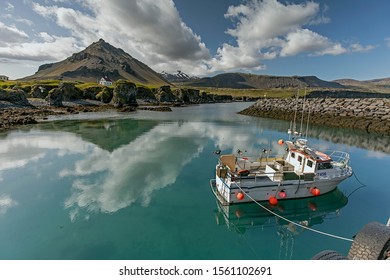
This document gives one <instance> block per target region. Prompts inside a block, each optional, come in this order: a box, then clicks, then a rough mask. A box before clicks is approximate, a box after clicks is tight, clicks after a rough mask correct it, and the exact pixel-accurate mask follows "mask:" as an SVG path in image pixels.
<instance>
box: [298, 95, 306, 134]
mask: <svg viewBox="0 0 390 280" xmlns="http://www.w3.org/2000/svg"><path fill="white" fill-rule="evenodd" d="M305 105H306V88H305V94H304V95H303V104H302V113H301V114H302V116H301V128H300V129H299V136H301V135H302V134H303V130H302V128H303V119H304V115H305Z"/></svg>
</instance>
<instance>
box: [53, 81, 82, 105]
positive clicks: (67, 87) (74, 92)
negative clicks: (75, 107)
mask: <svg viewBox="0 0 390 280" xmlns="http://www.w3.org/2000/svg"><path fill="white" fill-rule="evenodd" d="M58 88H59V89H60V90H61V92H62V100H63V101H73V100H77V99H81V98H82V97H83V93H82V91H81V90H80V89H79V88H77V87H75V85H74V83H70V82H61V83H60V84H59V86H58Z"/></svg>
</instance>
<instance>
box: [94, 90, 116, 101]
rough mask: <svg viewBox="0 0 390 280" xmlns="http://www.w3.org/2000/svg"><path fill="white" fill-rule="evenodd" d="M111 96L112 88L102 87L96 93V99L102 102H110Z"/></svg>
mask: <svg viewBox="0 0 390 280" xmlns="http://www.w3.org/2000/svg"><path fill="white" fill-rule="evenodd" d="M112 96H113V89H112V88H109V87H104V88H103V89H102V90H101V91H100V92H99V93H98V94H97V95H96V99H97V100H99V101H101V102H103V103H110V102H111V99H112Z"/></svg>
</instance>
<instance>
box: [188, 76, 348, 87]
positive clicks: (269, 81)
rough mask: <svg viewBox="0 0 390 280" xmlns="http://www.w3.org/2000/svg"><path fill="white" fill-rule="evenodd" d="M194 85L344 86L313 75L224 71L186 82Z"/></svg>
mask: <svg viewBox="0 0 390 280" xmlns="http://www.w3.org/2000/svg"><path fill="white" fill-rule="evenodd" d="M186 85H188V86H194V87H218V88H235V89H267V88H290V87H321V88H344V86H343V85H341V84H339V83H336V82H327V81H324V80H321V79H319V78H317V77H315V76H268V75H254V74H245V73H225V74H219V75H217V76H214V77H206V78H201V79H198V80H196V81H192V82H189V83H186Z"/></svg>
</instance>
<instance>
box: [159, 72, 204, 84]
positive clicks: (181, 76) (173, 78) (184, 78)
mask: <svg viewBox="0 0 390 280" xmlns="http://www.w3.org/2000/svg"><path fill="white" fill-rule="evenodd" d="M160 75H161V76H163V77H164V78H165V79H166V80H167V81H169V82H172V83H182V82H189V81H192V80H198V79H199V78H198V77H195V76H190V75H188V74H186V73H184V72H182V71H180V70H177V72H176V73H174V74H171V73H167V72H165V71H163V72H161V73H160Z"/></svg>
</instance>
